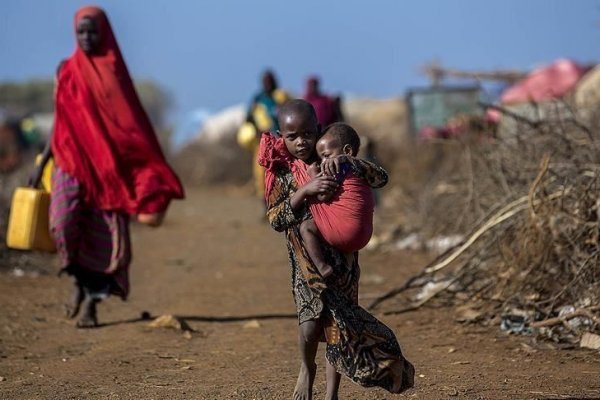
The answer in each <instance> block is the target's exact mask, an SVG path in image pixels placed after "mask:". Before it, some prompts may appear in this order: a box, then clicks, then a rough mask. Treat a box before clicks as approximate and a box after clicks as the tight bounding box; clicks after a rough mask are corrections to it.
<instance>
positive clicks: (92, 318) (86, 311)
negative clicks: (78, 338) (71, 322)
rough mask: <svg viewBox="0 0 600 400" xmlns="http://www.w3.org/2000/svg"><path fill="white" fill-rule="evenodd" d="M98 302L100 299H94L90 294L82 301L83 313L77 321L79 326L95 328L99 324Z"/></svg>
mask: <svg viewBox="0 0 600 400" xmlns="http://www.w3.org/2000/svg"><path fill="white" fill-rule="evenodd" d="M97 303H98V300H95V299H92V298H91V297H90V296H86V297H85V299H84V301H83V303H82V306H83V315H82V316H81V317H80V318H79V321H77V327H78V328H95V327H97V326H98V316H97V310H96V304H97Z"/></svg>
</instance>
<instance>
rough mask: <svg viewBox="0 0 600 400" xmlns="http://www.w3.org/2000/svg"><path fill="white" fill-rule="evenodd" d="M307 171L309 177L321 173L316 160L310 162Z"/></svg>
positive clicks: (314, 176)
mask: <svg viewBox="0 0 600 400" xmlns="http://www.w3.org/2000/svg"><path fill="white" fill-rule="evenodd" d="M307 172H308V176H310V177H311V178H316V177H317V175H319V174H320V173H321V168H320V165H319V164H318V163H317V162H314V163H312V164H310V166H309V167H308V170H307Z"/></svg>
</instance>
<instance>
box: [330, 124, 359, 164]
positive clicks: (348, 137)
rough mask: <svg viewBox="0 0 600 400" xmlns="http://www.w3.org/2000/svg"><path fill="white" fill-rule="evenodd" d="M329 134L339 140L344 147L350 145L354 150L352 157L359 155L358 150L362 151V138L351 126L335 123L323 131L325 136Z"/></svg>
mask: <svg viewBox="0 0 600 400" xmlns="http://www.w3.org/2000/svg"><path fill="white" fill-rule="evenodd" d="M327 134H329V135H332V136H333V137H335V138H336V139H337V140H339V141H340V144H341V145H342V146H345V145H347V144H348V145H350V147H351V148H352V156H356V155H357V154H358V150H359V149H360V137H359V136H358V133H357V132H356V131H355V130H354V128H352V127H351V126H350V125H348V124H345V123H343V122H334V123H333V124H331V125H329V126H328V127H327V128H325V130H324V131H323V136H325V135H327Z"/></svg>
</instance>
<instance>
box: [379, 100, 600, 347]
mask: <svg viewBox="0 0 600 400" xmlns="http://www.w3.org/2000/svg"><path fill="white" fill-rule="evenodd" d="M546 107H552V104H550V105H546ZM565 110H567V111H568V112H566V113H565ZM512 114H513V115H512V116H511V117H513V118H516V119H517V122H518V124H517V125H516V126H517V129H515V131H514V132H508V133H507V132H504V133H503V134H502V135H501V136H496V137H494V136H492V135H491V134H488V135H487V136H484V137H482V136H480V135H478V136H476V137H470V138H462V139H461V140H460V142H455V143H453V144H452V145H451V146H453V149H454V150H455V152H456V151H459V152H460V155H461V157H458V158H459V159H460V160H462V163H461V162H459V163H458V164H457V161H456V160H457V157H456V154H454V156H453V157H452V161H451V162H452V163H453V165H455V166H457V165H458V167H456V168H454V169H453V170H451V171H448V170H447V171H446V173H445V174H438V176H439V178H438V181H437V182H434V183H435V184H429V187H436V186H437V187H439V186H440V185H442V184H446V185H453V186H454V187H455V190H450V191H446V192H445V193H443V192H442V193H441V194H437V195H434V193H435V191H434V190H431V191H424V192H423V193H422V194H421V196H424V197H425V199H422V200H421V201H419V202H418V203H419V204H428V208H427V209H426V210H424V211H423V210H421V214H420V215H427V216H428V218H426V219H422V220H421V221H420V223H421V225H422V227H423V230H427V229H429V231H430V232H431V231H433V228H431V226H433V225H436V226H438V227H439V226H443V227H444V229H445V233H456V232H459V233H462V234H465V236H464V237H465V239H464V241H463V242H462V243H460V244H458V245H457V246H455V247H453V248H451V249H449V250H448V251H446V252H445V253H444V254H441V255H440V256H439V257H437V258H436V259H435V260H433V261H432V262H431V263H430V264H429V265H427V266H425V267H424V268H423V269H422V271H421V272H420V273H419V274H417V275H415V276H413V277H411V278H410V279H409V280H407V281H406V282H405V283H404V284H403V285H402V286H400V287H397V288H395V289H393V290H391V291H389V292H388V293H385V294H384V295H382V296H380V297H378V298H376V299H375V300H373V302H372V303H371V304H370V305H369V308H371V309H374V308H377V307H380V306H381V305H382V303H384V302H387V301H389V300H390V299H395V303H394V304H396V307H392V308H390V307H389V306H388V307H386V309H385V312H384V313H385V314H396V313H401V312H406V311H410V310H415V309H418V308H419V307H422V306H423V305H425V304H432V303H437V304H438V305H440V304H441V305H458V304H460V305H465V304H466V305H468V306H469V307H471V308H473V309H477V310H479V311H480V315H482V316H483V318H482V320H484V321H488V322H489V321H498V319H499V318H500V317H501V316H502V315H503V314H508V313H511V312H514V311H515V310H517V311H518V312H519V313H521V314H523V315H526V316H527V321H528V323H529V324H530V326H531V327H532V328H537V329H538V331H539V332H546V333H548V335H549V336H551V337H553V338H554V339H556V338H558V340H561V339H564V338H566V337H567V336H569V337H570V340H577V338H578V337H579V336H580V334H581V332H582V331H583V330H586V331H596V332H597V331H600V318H599V317H598V312H599V311H600V306H599V305H600V124H597V125H593V126H594V128H593V129H592V128H591V127H589V126H587V125H584V124H583V123H581V122H580V121H579V120H578V119H577V118H576V112H575V111H574V110H572V109H570V108H569V107H565V105H564V104H562V105H561V106H560V107H556V112H555V113H551V112H550V113H549V112H547V111H546V112H545V118H544V119H543V120H542V119H538V120H532V119H530V118H528V117H523V116H519V115H518V114H515V113H514V112H513V113H512ZM515 116H516V117H515ZM505 117H506V116H505ZM442 164H443V163H442ZM438 229H439V228H438ZM415 293H417V294H418V296H415ZM399 295H402V298H401V299H400V301H398V300H399V299H398V296H399ZM399 302H400V303H401V304H402V306H401V307H399V308H398V307H397V304H398V303H399ZM566 307H570V308H569V310H574V311H572V312H568V313H566V314H565V313H564V312H563V313H561V310H564V309H566ZM574 318H579V322H582V323H578V324H571V325H569V324H568V322H569V320H571V319H574ZM575 325H577V326H576V327H575V328H574V327H573V326H575ZM555 328H556V329H555ZM557 332H558V333H557Z"/></svg>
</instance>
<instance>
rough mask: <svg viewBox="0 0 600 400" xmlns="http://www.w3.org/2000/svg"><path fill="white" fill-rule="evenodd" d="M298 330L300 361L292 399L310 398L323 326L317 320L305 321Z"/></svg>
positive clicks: (307, 399) (302, 399) (303, 399)
mask: <svg viewBox="0 0 600 400" xmlns="http://www.w3.org/2000/svg"><path fill="white" fill-rule="evenodd" d="M298 330H299V332H298V347H299V348H300V357H301V358H302V363H301V364H300V372H299V373H298V381H297V382H296V388H295V389H294V397H293V398H294V400H312V389H313V383H314V381H315V375H316V373H317V364H316V363H315V357H316V355H317V348H318V347H319V338H320V337H321V334H322V331H323V327H322V326H321V323H320V322H319V321H306V322H304V323H302V324H300V326H299V327H298Z"/></svg>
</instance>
